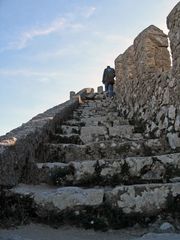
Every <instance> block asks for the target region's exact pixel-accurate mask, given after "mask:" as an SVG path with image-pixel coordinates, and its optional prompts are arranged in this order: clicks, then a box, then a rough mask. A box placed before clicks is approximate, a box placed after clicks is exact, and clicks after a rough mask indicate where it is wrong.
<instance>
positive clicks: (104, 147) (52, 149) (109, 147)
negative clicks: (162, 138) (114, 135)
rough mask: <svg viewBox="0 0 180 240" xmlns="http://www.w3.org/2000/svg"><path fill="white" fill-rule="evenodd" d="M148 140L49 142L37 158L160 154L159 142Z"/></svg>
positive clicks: (45, 159)
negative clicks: (151, 142) (75, 142)
mask: <svg viewBox="0 0 180 240" xmlns="http://www.w3.org/2000/svg"><path fill="white" fill-rule="evenodd" d="M147 143H148V141H144V140H137V141H127V140H123V139H122V141H102V142H92V143H88V144H85V145H77V144H51V143H46V144H44V145H43V146H42V148H41V149H40V150H39V155H38V156H37V159H39V160H40V162H64V163H67V162H70V161H83V160H84V159H86V160H97V159H119V158H120V157H122V156H137V155H139V156H143V155H146V156H148V155H157V153H158V154H162V153H163V152H164V149H163V148H162V146H161V143H160V142H158V141H157V142H155V143H156V145H155V144H154V145H148V148H146V144H147Z"/></svg>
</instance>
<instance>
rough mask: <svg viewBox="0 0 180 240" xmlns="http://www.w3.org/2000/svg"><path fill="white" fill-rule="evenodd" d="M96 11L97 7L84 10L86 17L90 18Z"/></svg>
mask: <svg viewBox="0 0 180 240" xmlns="http://www.w3.org/2000/svg"><path fill="white" fill-rule="evenodd" d="M95 11H96V8H95V7H88V8H85V9H84V10H83V16H84V17H86V18H89V17H91V16H92V15H93V14H94V12H95Z"/></svg>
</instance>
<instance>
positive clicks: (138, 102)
mask: <svg viewBox="0 0 180 240" xmlns="http://www.w3.org/2000/svg"><path fill="white" fill-rule="evenodd" d="M179 6H180V4H178V5H177V6H176V7H175V9H174V10H173V11H172V12H171V14H170V15H169V17H168V27H169V29H170V34H169V36H170V40H171V48H172V57H173V67H172V70H171V65H170V54H169V52H168V49H167V48H168V38H167V35H165V34H164V33H163V31H161V30H160V29H159V28H157V27H155V26H153V25H151V26H149V27H148V28H146V29H145V30H144V31H142V32H141V33H140V34H139V35H138V36H137V37H136V38H135V40H134V43H133V45H132V46H130V47H129V48H128V49H127V50H126V51H125V52H124V53H123V54H121V55H119V56H118V57H117V58H116V60H115V70H116V91H117V99H118V103H119V109H120V111H121V113H122V114H123V115H124V116H126V117H127V118H129V119H131V120H132V119H133V120H134V121H135V122H139V123H141V124H142V125H143V127H144V128H145V135H146V136H147V137H151V138H159V137H162V138H164V139H165V141H166V140H167V141H168V143H169V145H170V146H171V148H172V149H177V148H179V147H180V137H179V134H180V115H179V103H180V99H179V98H180V94H179V93H180V91H179V87H180V83H179V78H178V77H179V75H178V74H180V70H179V69H180V68H179V66H178V64H180V57H179V56H180V55H179V54H178V53H180V47H179V50H178V44H177V42H178V39H177V38H178V37H179V36H180V28H178V26H179V25H180V23H179V25H178V23H177V22H178V21H180V20H179V19H178V14H179V15H180V7H179ZM174 38H175V39H176V40H174ZM175 46H176V47H175ZM178 51H179V52H178ZM176 68H178V70H177V69H176Z"/></svg>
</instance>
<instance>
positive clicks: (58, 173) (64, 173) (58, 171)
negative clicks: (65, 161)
mask: <svg viewBox="0 0 180 240" xmlns="http://www.w3.org/2000/svg"><path fill="white" fill-rule="evenodd" d="M74 173H75V169H74V167H73V166H72V165H68V166H66V167H56V168H55V169H53V170H52V171H51V175H50V179H51V182H52V184H53V185H58V186H60V185H66V184H68V183H70V181H71V180H70V179H72V178H73V176H74Z"/></svg>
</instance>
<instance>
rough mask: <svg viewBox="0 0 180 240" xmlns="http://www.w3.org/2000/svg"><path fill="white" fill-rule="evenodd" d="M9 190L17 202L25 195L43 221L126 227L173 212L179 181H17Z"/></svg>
mask: <svg viewBox="0 0 180 240" xmlns="http://www.w3.org/2000/svg"><path fill="white" fill-rule="evenodd" d="M10 192H11V194H13V195H14V198H13V199H15V201H18V206H19V205H21V202H23V200H24V199H26V201H28V203H29V205H28V206H29V208H30V207H31V208H32V212H33V215H34V217H35V216H37V217H38V219H41V220H42V221H43V222H47V223H51V222H52V221H53V222H55V221H56V224H59V225H62V224H64V223H68V224H75V223H76V224H78V225H79V226H86V227H87V226H88V227H95V226H97V224H99V225H100V226H101V229H102V228H104V227H107V228H110V227H115V226H116V228H117V226H119V228H120V227H122V226H124V227H125V226H127V225H130V224H133V223H134V224H135V223H138V222H144V221H145V218H147V217H153V218H155V217H158V214H159V215H160V214H163V216H165V214H167V216H168V215H169V214H170V213H175V212H176V211H177V208H178V207H179V199H180V183H168V184H142V185H131V186H117V187H115V188H88V189H87V188H79V187H61V188H57V187H50V186H47V185H37V186H33V185H24V184H20V185H19V186H17V187H15V188H13V189H11V190H10ZM30 204H31V205H30ZM15 206H16V205H15ZM23 206H24V207H25V206H26V205H25V204H24V205H23V204H22V208H21V211H23V210H24V209H23ZM48 220H49V221H48Z"/></svg>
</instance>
